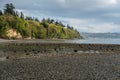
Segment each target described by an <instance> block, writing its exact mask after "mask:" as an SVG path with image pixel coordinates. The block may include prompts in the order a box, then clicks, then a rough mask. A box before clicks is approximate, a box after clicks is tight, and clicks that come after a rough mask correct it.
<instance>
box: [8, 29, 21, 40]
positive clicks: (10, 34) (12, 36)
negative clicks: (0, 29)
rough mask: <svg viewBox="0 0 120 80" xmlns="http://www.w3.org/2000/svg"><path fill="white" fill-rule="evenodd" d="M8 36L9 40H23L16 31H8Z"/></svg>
mask: <svg viewBox="0 0 120 80" xmlns="http://www.w3.org/2000/svg"><path fill="white" fill-rule="evenodd" d="M6 36H7V37H8V38H9V39H22V36H21V34H20V33H18V32H17V31H16V30H14V29H9V30H8V31H7V34H6Z"/></svg>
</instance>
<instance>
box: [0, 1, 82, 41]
mask: <svg viewBox="0 0 120 80" xmlns="http://www.w3.org/2000/svg"><path fill="white" fill-rule="evenodd" d="M0 38H4V39H20V38H21V39H24V38H30V39H33V38H35V39H54V38H55V39H73V38H82V37H81V36H80V33H79V32H78V31H77V30H75V29H74V28H73V27H71V26H69V25H67V26H65V25H64V24H63V23H61V22H59V21H55V20H53V19H49V18H48V19H45V18H43V19H42V20H41V21H39V20H38V19H37V18H32V17H28V16H24V14H23V13H22V12H18V11H15V7H14V5H13V4H12V3H9V4H6V5H5V9H4V10H0Z"/></svg>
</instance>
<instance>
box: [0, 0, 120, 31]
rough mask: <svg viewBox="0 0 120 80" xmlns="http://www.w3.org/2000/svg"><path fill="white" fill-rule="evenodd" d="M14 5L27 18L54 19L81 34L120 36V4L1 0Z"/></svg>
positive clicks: (94, 0) (0, 3) (112, 1)
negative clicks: (119, 34)
mask: <svg viewBox="0 0 120 80" xmlns="http://www.w3.org/2000/svg"><path fill="white" fill-rule="evenodd" d="M6 3H13V4H14V5H15V8H16V10H17V11H22V12H23V13H24V14H25V15H27V16H32V17H37V18H38V19H40V20H41V19H42V18H51V19H55V20H58V21H61V22H63V23H64V24H69V25H71V26H73V27H74V28H75V29H77V30H78V31H79V32H90V33H108V32H110V33H114V32H115V33H116V32H117V33H120V0H0V9H4V5H5V4H6Z"/></svg>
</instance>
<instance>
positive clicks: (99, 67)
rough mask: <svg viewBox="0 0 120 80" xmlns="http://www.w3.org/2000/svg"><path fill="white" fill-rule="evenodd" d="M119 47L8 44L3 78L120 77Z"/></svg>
mask: <svg viewBox="0 0 120 80" xmlns="http://www.w3.org/2000/svg"><path fill="white" fill-rule="evenodd" d="M28 44H29V45H28ZM8 45H9V47H8ZM68 45H69V47H68ZM6 46H7V47H6ZM21 46H24V47H23V48H21ZM92 46H94V47H92ZM101 46H102V47H101ZM115 46H116V47H115ZM5 47H6V48H5ZM10 47H11V48H10ZM48 47H49V48H48ZM119 48H120V46H119V45H97V44H68V43H67V44H60V43H59V44H58V43H57V44H56V43H55V44H53V43H52V44H51V43H42V44H41V43H39V44H38V43H37V44H35V43H34V44H33V43H32V44H30V43H27V44H24V43H22V44H21V43H5V44H2V45H1V46H0V51H1V52H0V53H1V55H0V59H1V60H0V80H120V51H119ZM31 49H32V50H31ZM104 49H106V50H104ZM4 54H5V55H4ZM16 54H17V55H16Z"/></svg>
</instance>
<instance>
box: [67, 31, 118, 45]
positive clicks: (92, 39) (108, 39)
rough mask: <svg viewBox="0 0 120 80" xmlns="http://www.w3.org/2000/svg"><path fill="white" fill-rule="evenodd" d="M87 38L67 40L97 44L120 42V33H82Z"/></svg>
mask: <svg viewBox="0 0 120 80" xmlns="http://www.w3.org/2000/svg"><path fill="white" fill-rule="evenodd" d="M82 35H83V36H84V38H85V39H82V40H69V41H67V42H72V43H85V44H89V43H96V44H120V34H118V33H117V34H116V33H114V34H110V33H105V34H104V33H102V34H100V33H98V34H94V33H92V34H88V33H85V34H82Z"/></svg>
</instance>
